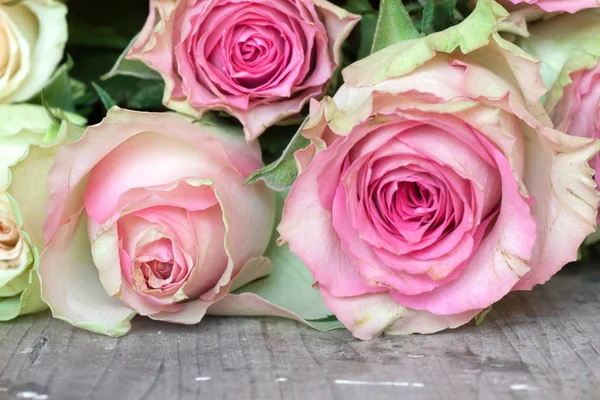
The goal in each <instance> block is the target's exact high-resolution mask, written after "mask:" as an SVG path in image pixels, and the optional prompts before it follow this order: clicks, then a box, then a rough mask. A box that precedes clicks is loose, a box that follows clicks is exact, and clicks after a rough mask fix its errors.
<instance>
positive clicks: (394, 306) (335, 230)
mask: <svg viewBox="0 0 600 400" xmlns="http://www.w3.org/2000/svg"><path fill="white" fill-rule="evenodd" d="M487 4H490V7H492V6H494V4H495V3H493V4H492V2H487ZM482 7H483V4H482ZM494 7H495V6H494ZM495 10H496V11H497V12H498V13H499V15H501V16H505V15H506V14H505V13H504V10H502V9H500V10H497V9H495ZM482 15H483V16H485V17H486V18H487V17H489V15H490V14H483V13H480V12H478V10H476V11H475V12H474V16H473V18H479V17H480V16H482ZM472 22H473V20H472V19H470V20H468V21H466V23H467V24H468V23H472ZM460 29H463V28H461V26H458V27H455V28H451V29H450V30H448V31H447V32H440V33H437V34H434V35H432V36H430V37H427V38H423V39H418V40H414V41H407V42H402V43H399V44H397V45H395V46H392V47H389V48H387V49H385V50H382V51H381V52H378V53H375V54H373V55H371V56H370V57H368V58H366V59H364V60H361V61H359V62H357V63H355V64H354V65H352V66H350V67H348V68H346V70H344V73H343V75H344V80H345V82H346V83H345V84H344V85H343V86H342V88H341V89H340V90H339V92H338V93H337V94H336V95H335V97H334V98H333V99H325V100H324V101H323V102H322V103H321V104H320V105H318V104H316V102H315V103H313V104H312V106H313V107H312V110H311V118H310V120H309V122H308V123H307V125H306V126H305V128H304V131H303V134H304V136H305V137H307V138H309V139H311V140H312V145H311V146H309V147H308V148H307V149H306V150H303V151H300V152H299V153H297V154H296V157H297V161H298V164H299V166H300V169H301V173H300V175H299V177H298V179H297V181H296V182H295V184H294V186H293V187H292V190H291V192H290V194H289V196H288V198H287V201H286V204H285V208H284V212H283V219H282V222H281V224H280V226H279V228H278V229H279V232H280V233H281V235H282V238H283V239H284V240H285V241H287V242H288V243H289V246H290V249H291V250H292V252H294V253H295V254H296V255H298V256H299V257H300V258H301V259H302V260H303V261H304V263H305V264H306V266H307V267H308V269H309V270H310V272H311V273H312V274H313V276H314V279H315V282H316V283H317V284H318V287H319V289H320V291H321V294H322V296H323V298H324V300H325V303H326V305H327V306H328V307H329V308H330V309H331V311H333V312H334V313H335V315H336V316H337V317H338V319H339V320H340V321H341V322H342V323H343V324H344V325H345V326H346V327H347V328H348V329H350V330H351V331H352V332H353V333H354V335H355V336H357V337H358V338H361V339H369V338H372V337H374V336H376V335H379V334H381V333H389V334H405V333H414V332H418V333H431V332H435V331H439V330H441V329H445V328H454V327H457V326H460V325H462V324H465V323H467V322H468V321H469V320H471V319H472V318H473V317H475V316H476V315H478V314H479V313H480V312H482V311H483V310H484V309H486V308H488V307H490V306H491V305H492V304H494V303H495V302H497V301H498V300H500V299H502V298H503V297H504V296H505V295H506V294H507V293H509V292H511V291H513V290H529V289H531V288H532V287H533V286H534V285H536V284H540V283H544V282H546V281H547V280H548V279H550V277H551V276H552V275H553V274H555V273H556V272H557V271H558V270H560V268H561V267H562V266H564V265H565V264H566V263H568V262H570V261H573V260H575V259H576V256H577V249H578V247H579V245H580V244H581V243H582V241H583V240H584V238H585V237H586V235H587V234H589V233H590V232H592V231H593V230H594V228H595V220H596V215H597V208H596V207H597V205H598V200H599V197H598V193H597V192H596V190H595V184H594V181H593V179H592V172H591V171H590V168H589V166H588V163H587V162H588V160H589V159H590V158H591V157H593V156H594V155H595V154H596V153H597V152H598V149H599V148H600V147H599V143H598V142H596V141H593V140H591V139H587V138H578V137H573V136H568V135H566V134H564V133H561V132H559V131H557V130H554V129H553V128H552V124H551V121H550V119H549V117H548V115H547V114H546V112H545V111H544V109H543V107H542V105H541V103H540V102H539V98H540V97H541V96H542V95H543V94H544V93H545V87H544V85H543V84H542V78H541V76H540V73H539V68H538V64H537V62H536V61H534V60H532V59H531V58H530V57H529V56H528V55H526V54H525V53H523V52H522V51H520V49H519V48H517V47H516V46H514V45H513V44H511V43H509V42H507V41H505V40H503V39H502V38H501V37H500V36H499V35H497V34H495V33H494V32H493V31H492V32H490V34H489V36H485V37H483V38H478V37H477V35H474V34H472V31H471V30H466V29H465V31H467V32H469V35H470V36H469V38H468V39H469V40H470V42H469V46H470V49H472V50H471V51H470V52H469V53H467V54H462V53H461V52H459V51H458V50H456V46H457V43H463V44H464V43H466V38H461V36H460V35H461V33H460V32H461V31H460ZM436 49H444V51H441V50H436ZM446 52H447V53H448V54H447V53H446Z"/></svg>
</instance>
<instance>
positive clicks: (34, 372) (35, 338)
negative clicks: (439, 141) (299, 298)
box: [0, 265, 600, 400]
mask: <svg viewBox="0 0 600 400" xmlns="http://www.w3.org/2000/svg"><path fill="white" fill-rule="evenodd" d="M0 339H1V342H0V399H19V398H27V396H29V398H34V399H35V398H37V399H40V400H43V399H48V400H59V399H60V400H63V399H64V400H71V399H73V400H80V399H93V400H104V399H106V400H121V399H123V400H141V399H148V400H153V399H157V400H158V399H161V400H162V399H181V400H188V399H236V400H237V399H253V398H255V399H326V398H336V399H344V400H345V399H364V398H368V399H370V400H378V399H398V398H411V397H418V398H420V399H421V398H422V399H538V398H539V399H545V400H549V399H600V272H598V271H594V269H593V268H591V267H590V265H588V266H587V267H574V268H572V269H571V270H570V271H569V272H567V273H565V274H562V275H560V276H558V277H556V278H555V279H554V280H552V281H551V282H550V283H549V284H547V285H546V286H544V287H543V288H537V289H536V290H534V291H533V292H532V293H515V294H512V295H510V296H509V297H508V298H507V299H505V300H503V301H502V302H501V303H500V304H498V305H497V306H495V307H494V309H493V311H492V312H491V313H490V315H489V316H488V319H487V320H486V321H485V323H484V324H483V325H482V326H481V327H479V328H477V327H475V326H473V325H470V326H466V327H463V328H460V329H457V330H455V331H451V332H444V333H441V334H437V335H432V336H419V335H415V336H411V337H382V338H378V339H375V340H372V341H369V342H361V341H358V340H355V339H354V338H352V336H351V335H350V334H349V333H348V332H345V331H336V332H330V333H320V332H317V331H313V330H311V329H310V328H307V327H304V326H302V325H300V324H297V323H295V322H291V321H285V320H278V319H270V318H247V319H244V318H207V319H206V320H205V321H204V322H203V323H201V324H200V325H197V326H177V325H168V324H163V323H158V322H154V321H150V320H147V319H144V318H139V319H137V320H136V321H134V329H133V330H132V332H131V333H130V334H129V335H128V336H126V337H124V338H121V339H111V338H107V337H103V336H99V335H94V334H91V333H88V332H85V331H82V330H77V329H73V328H71V327H70V326H69V325H67V324H66V323H63V322H61V321H57V320H53V319H52V318H51V317H50V315H49V314H48V313H43V314H41V315H38V316H31V317H24V318H21V319H19V320H17V321H15V322H13V323H4V324H0ZM209 378H210V379H209Z"/></svg>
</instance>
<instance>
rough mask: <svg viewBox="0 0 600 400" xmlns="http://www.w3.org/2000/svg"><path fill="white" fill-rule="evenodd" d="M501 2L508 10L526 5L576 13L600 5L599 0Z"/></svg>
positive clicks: (508, 0)
mask: <svg viewBox="0 0 600 400" xmlns="http://www.w3.org/2000/svg"><path fill="white" fill-rule="evenodd" d="M499 3H500V4H502V5H503V6H504V7H506V8H507V9H508V10H513V9H515V8H521V7H526V6H538V7H539V8H541V9H542V10H544V11H546V12H568V13H575V12H577V11H580V10H583V9H586V8H595V7H600V3H598V0H500V1H499ZM515 5H516V6H515Z"/></svg>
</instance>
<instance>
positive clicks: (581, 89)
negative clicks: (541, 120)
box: [550, 29, 600, 186]
mask: <svg viewBox="0 0 600 400" xmlns="http://www.w3.org/2000/svg"><path fill="white" fill-rule="evenodd" d="M598 31H599V32H600V29H598ZM599 47H600V46H599ZM599 61H600V58H599ZM570 78H571V81H572V82H571V83H570V84H568V85H566V86H565V88H564V92H563V96H562V98H561V99H560V100H559V101H558V102H557V103H556V105H555V106H554V107H553V108H552V109H551V110H550V111H551V116H552V120H553V121H554V123H555V124H556V128H557V129H559V130H561V131H563V132H567V133H569V134H571V135H575V136H581V137H587V138H595V139H600V63H599V64H596V66H595V67H593V68H590V69H583V70H581V71H577V72H574V73H572V74H571V76H570ZM591 165H592V167H593V168H594V169H595V170H596V175H595V179H596V183H598V185H599V186H600V155H596V156H595V157H594V159H593V161H592V163H591Z"/></svg>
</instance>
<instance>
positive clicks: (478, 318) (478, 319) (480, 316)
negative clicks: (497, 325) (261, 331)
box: [475, 306, 492, 326]
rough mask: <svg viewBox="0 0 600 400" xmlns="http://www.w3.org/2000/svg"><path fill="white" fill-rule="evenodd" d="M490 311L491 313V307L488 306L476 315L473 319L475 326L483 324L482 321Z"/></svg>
mask: <svg viewBox="0 0 600 400" xmlns="http://www.w3.org/2000/svg"><path fill="white" fill-rule="evenodd" d="M490 311H492V306H489V307H488V308H486V309H485V310H483V311H482V312H480V313H479V314H477V316H476V317H475V325H477V326H479V325H481V324H483V320H484V319H485V317H487V315H488V314H489V313H490Z"/></svg>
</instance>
